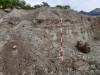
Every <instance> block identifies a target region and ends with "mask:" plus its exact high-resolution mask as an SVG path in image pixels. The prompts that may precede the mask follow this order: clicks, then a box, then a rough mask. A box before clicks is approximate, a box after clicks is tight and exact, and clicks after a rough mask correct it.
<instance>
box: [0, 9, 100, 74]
mask: <svg viewBox="0 0 100 75" xmlns="http://www.w3.org/2000/svg"><path fill="white" fill-rule="evenodd" d="M61 18H62V19H63V24H62V28H63V48H64V62H63V63H59V59H58V57H59V50H60V44H61V42H60V38H61V34H60V28H61V27H60V25H61V23H60V19H61ZM99 24H100V17H96V16H95V17H89V16H85V15H80V14H79V13H78V12H76V11H74V10H65V9H58V8H56V9H55V8H41V9H35V10H22V9H13V10H12V11H11V12H9V13H6V12H4V11H3V10H1V9H0V75H100V25H99ZM79 40H82V41H85V42H88V44H89V46H90V48H91V51H90V52H89V53H86V54H85V53H82V52H80V51H78V50H77V49H76V47H75V46H76V43H77V41H79Z"/></svg>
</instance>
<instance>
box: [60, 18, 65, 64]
mask: <svg viewBox="0 0 100 75" xmlns="http://www.w3.org/2000/svg"><path fill="white" fill-rule="evenodd" d="M60 32H61V33H60V34H61V37H60V42H61V47H60V51H59V60H60V63H62V62H63V61H64V50H63V29H62V18H61V28H60Z"/></svg>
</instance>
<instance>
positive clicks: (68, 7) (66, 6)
mask: <svg viewBox="0 0 100 75" xmlns="http://www.w3.org/2000/svg"><path fill="white" fill-rule="evenodd" d="M56 7H57V8H60V9H70V6H69V5H65V6H62V5H57V6H56Z"/></svg>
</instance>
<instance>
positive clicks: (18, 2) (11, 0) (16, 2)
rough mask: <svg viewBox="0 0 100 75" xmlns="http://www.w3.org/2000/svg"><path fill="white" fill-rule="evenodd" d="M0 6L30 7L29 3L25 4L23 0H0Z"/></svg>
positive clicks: (3, 7)
mask: <svg viewBox="0 0 100 75" xmlns="http://www.w3.org/2000/svg"><path fill="white" fill-rule="evenodd" d="M0 8H2V9H6V8H11V9H13V8H23V9H25V8H32V7H31V6H30V5H26V2H25V1H24V0H0Z"/></svg>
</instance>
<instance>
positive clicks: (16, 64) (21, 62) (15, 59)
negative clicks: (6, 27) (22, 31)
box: [1, 40, 33, 75]
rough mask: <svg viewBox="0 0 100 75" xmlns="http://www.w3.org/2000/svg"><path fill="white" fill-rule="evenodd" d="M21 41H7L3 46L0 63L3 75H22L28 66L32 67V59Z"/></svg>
mask: <svg viewBox="0 0 100 75" xmlns="http://www.w3.org/2000/svg"><path fill="white" fill-rule="evenodd" d="M26 47H27V46H25V45H24V44H23V43H22V42H21V41H18V40H14V41H9V42H8V43H6V44H5V45H4V46H3V50H2V53H1V54H2V62H3V65H2V66H3V70H2V71H3V72H4V75H22V73H23V72H24V71H25V70H26V69H27V67H28V66H31V65H32V62H33V59H32V57H31V56H30V54H29V52H28V51H29V50H28V49H29V48H26Z"/></svg>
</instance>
